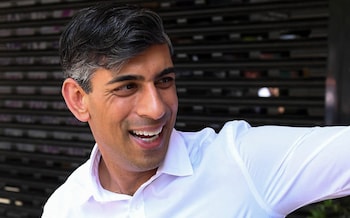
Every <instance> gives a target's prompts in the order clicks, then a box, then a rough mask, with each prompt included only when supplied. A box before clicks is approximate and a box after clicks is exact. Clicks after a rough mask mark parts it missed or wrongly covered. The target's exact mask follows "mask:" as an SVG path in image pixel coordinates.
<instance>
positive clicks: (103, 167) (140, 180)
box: [98, 157, 157, 196]
mask: <svg viewBox="0 0 350 218" xmlns="http://www.w3.org/2000/svg"><path fill="white" fill-rule="evenodd" d="M98 171H99V179H100V183H101V186H102V187H103V188H104V189H106V190H108V191H111V192H115V193H119V194H126V195H130V196H132V195H134V194H135V192H136V191H137V189H138V188H139V187H140V186H141V185H142V184H144V183H145V182H146V181H147V180H149V179H150V178H151V177H152V176H153V175H154V174H155V173H156V171H157V169H152V170H149V171H145V172H129V171H120V170H118V168H116V167H115V166H108V165H107V164H106V162H105V161H104V160H103V158H102V157H101V160H100V164H99V169H98Z"/></svg>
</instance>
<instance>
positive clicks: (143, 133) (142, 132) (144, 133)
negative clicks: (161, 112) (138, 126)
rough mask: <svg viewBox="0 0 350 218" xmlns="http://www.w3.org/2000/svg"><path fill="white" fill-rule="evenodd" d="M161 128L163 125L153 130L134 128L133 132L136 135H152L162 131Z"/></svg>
mask: <svg viewBox="0 0 350 218" xmlns="http://www.w3.org/2000/svg"><path fill="white" fill-rule="evenodd" d="M162 129H163V127H160V128H159V129H157V130H155V131H143V130H134V131H133V133H134V134H136V135H144V136H153V135H158V134H159V133H160V132H161V131H162Z"/></svg>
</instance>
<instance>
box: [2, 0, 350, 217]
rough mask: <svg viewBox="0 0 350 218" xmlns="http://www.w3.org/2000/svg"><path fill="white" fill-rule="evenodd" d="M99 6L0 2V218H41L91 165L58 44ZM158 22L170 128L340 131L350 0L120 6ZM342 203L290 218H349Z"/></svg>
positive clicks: (349, 51)
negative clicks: (172, 118)
mask: <svg viewBox="0 0 350 218" xmlns="http://www.w3.org/2000/svg"><path fill="white" fill-rule="evenodd" d="M97 2H103V1H83V0H3V1H0V175H1V176H0V217H24V218H34V217H39V216H40V214H41V212H42V206H43V204H44V202H45V201H46V199H47V198H48V196H49V195H50V194H51V193H52V192H53V190H55V189H56V188H57V187H58V185H60V184H61V183H63V182H64V180H65V179H66V178H67V176H68V175H69V174H70V173H71V172H72V171H73V170H74V169H75V168H76V167H77V166H79V165H80V164H81V163H82V162H84V161H85V160H86V159H87V158H88V157H89V154H90V150H91V148H92V146H93V145H94V141H93V138H92V136H91V134H90V131H89V129H88V126H87V125H86V124H84V123H80V122H79V121H77V120H76V119H75V118H74V117H73V116H72V115H71V113H70V112H69V111H68V110H67V108H66V105H65V103H64V101H63V99H62V96H61V94H60V86H61V84H62V72H61V68H60V65H59V59H58V55H57V46H58V37H59V35H60V33H61V31H62V29H63V27H64V25H65V24H66V23H67V22H68V21H69V20H70V18H71V16H72V15H73V14H74V13H75V12H76V11H77V10H79V9H81V8H84V7H86V6H89V5H92V4H95V3H97ZM117 2H120V3H134V4H140V5H143V6H145V7H149V8H151V9H153V10H155V11H157V12H158V13H159V14H160V15H161V16H162V18H163V20H164V25H165V28H166V30H167V33H168V34H169V36H170V38H171V40H172V42H173V44H174V47H175V55H174V63H175V66H176V67H177V69H178V71H179V73H178V74H179V76H178V78H177V87H178V96H179V112H178V120H177V123H176V128H177V129H179V130H190V131H192V130H199V129H201V128H203V127H206V126H210V127H212V128H214V129H215V130H217V131H219V130H220V128H221V127H222V125H223V123H224V122H225V121H228V120H232V119H243V120H247V121H248V122H250V123H251V124H252V125H253V126H258V125H264V124H274V125H289V126H316V125H317V126H323V125H348V124H350V105H349V104H350V101H349V93H350V85H349V82H350V72H349V69H350V68H349V66H350V61H349V58H350V42H349V41H350V40H349V38H350V14H349V13H348V12H349V11H350V1H348V0H333V1H331V0H308V1H305V0H158V1H157V0H144V1H138V0H129V1H122V0H121V1H117ZM348 202H350V201H349V200H348V199H347V198H343V199H339V200H333V201H325V202H322V203H318V204H315V205H312V206H308V207H305V208H301V209H300V210H298V211H296V212H295V213H293V214H292V215H290V216H289V217H294V218H297V217H319V218H321V217H350V216H349V207H350V206H349V205H350V203H348Z"/></svg>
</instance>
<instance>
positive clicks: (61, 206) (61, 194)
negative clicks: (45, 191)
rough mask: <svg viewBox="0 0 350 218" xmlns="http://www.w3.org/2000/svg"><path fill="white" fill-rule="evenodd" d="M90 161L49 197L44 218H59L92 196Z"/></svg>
mask: <svg viewBox="0 0 350 218" xmlns="http://www.w3.org/2000/svg"><path fill="white" fill-rule="evenodd" d="M89 167H90V160H88V161H87V162H85V163H84V164H83V165H81V166H80V167H78V168H77V169H76V170H75V171H74V172H73V173H72V174H71V175H70V176H69V177H68V178H67V180H66V181H65V182H64V183H63V184H62V185H61V186H60V187H58V188H57V189H56V190H55V191H54V192H53V193H52V195H51V196H50V197H49V199H48V200H47V202H46V203H45V206H44V212H43V216H42V217H43V218H46V217H57V216H58V215H59V214H65V212H67V211H69V210H70V208H74V207H76V205H78V204H81V203H82V202H83V201H86V200H88V198H89V197H90V196H91V193H89V192H88V191H86V190H88V189H89V187H88V186H89V181H91V178H90V177H91V176H90V173H89Z"/></svg>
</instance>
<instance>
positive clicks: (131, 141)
mask: <svg viewBox="0 0 350 218" xmlns="http://www.w3.org/2000/svg"><path fill="white" fill-rule="evenodd" d="M171 54H172V45H171V42H170V41H169V38H168V37H167V35H166V34H165V33H164V30H163V26H162V22H161V20H160V18H159V17H158V15H156V14H155V13H154V12H151V11H149V10H146V9H140V8H137V7H134V6H117V5H114V4H103V5H98V6H95V7H91V8H88V9H85V10H82V11H81V12H79V13H78V14H77V15H76V16H75V17H74V18H73V20H72V21H71V22H70V23H69V24H68V26H67V28H66V29H65V31H64V32H63V34H62V37H61V39H60V55H61V61H62V66H63V70H64V73H65V76H66V79H65V81H64V83H63V86H62V94H63V96H64V99H65V101H66V103H67V106H68V108H69V109H70V110H71V112H72V113H73V114H74V115H75V116H76V117H77V118H78V119H79V120H80V121H82V122H88V123H89V126H90V128H91V131H92V134H93V136H94V138H95V140H96V145H95V147H94V148H93V150H92V153H91V157H90V159H89V160H88V161H87V162H86V163H84V164H83V165H82V166H81V167H79V168H78V169H77V170H76V171H75V172H73V174H72V175H71V176H70V177H69V178H68V179H67V181H66V182H65V183H64V184H63V185H62V186H61V187H60V188H58V189H57V190H56V191H55V192H54V193H53V195H52V196H51V197H50V198H49V200H48V202H47V203H46V205H45V207H44V212H43V216H42V217H43V218H54V217H55V218H56V217H57V218H62V217H65V218H66V217H72V218H78V217H84V218H88V217H93V218H96V217H103V218H108V217H138V218H139V217H152V218H165V217H181V218H182V217H201V218H203V217H210V218H211V217H220V218H222V217H235V218H237V217H254V218H255V217H259V218H268V217H269V218H277V217H278V218H280V217H285V216H286V215H287V214H289V213H291V212H292V211H294V210H296V209H297V208H299V207H302V206H304V205H306V204H309V203H312V202H316V201H321V200H324V199H330V198H336V197H341V196H345V195H349V193H350V161H348V156H349V154H350V142H349V139H350V128H347V127H325V128H320V127H315V128H292V127H277V126H265V127H254V128H253V127H251V126H250V125H249V124H247V123H246V122H244V121H232V122H228V123H226V124H225V126H224V127H223V128H222V130H221V131H220V132H219V133H215V131H213V130H212V129H210V128H206V129H203V130H202V131H199V132H181V131H177V130H175V129H173V127H174V124H175V119H176V114H177V106H178V105H177V103H178V101H177V95H176V88H175V72H174V66H173V63H172V60H171Z"/></svg>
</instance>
